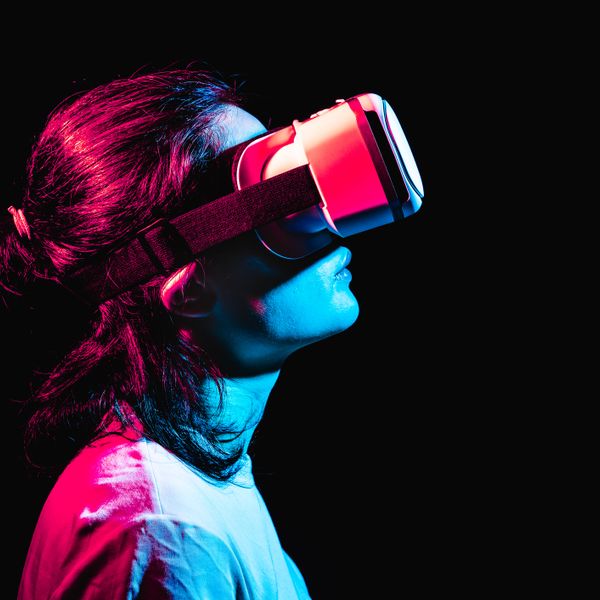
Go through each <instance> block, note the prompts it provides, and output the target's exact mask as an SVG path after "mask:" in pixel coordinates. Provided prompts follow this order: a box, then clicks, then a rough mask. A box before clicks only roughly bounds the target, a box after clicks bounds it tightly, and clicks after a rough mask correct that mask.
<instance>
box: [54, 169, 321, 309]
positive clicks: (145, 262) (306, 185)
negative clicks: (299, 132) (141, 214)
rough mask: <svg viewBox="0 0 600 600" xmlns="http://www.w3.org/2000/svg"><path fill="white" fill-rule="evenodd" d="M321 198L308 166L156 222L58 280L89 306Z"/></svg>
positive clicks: (170, 270) (319, 200)
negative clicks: (62, 279)
mask: <svg viewBox="0 0 600 600" xmlns="http://www.w3.org/2000/svg"><path fill="white" fill-rule="evenodd" d="M319 202H321V196H320V195H319V191H318V189H317V187H316V185H315V182H314V180H313V177H312V175H311V172H310V168H309V166H308V165H303V166H301V167H297V168H295V169H292V170H290V171H286V172H285V173H282V174H281V175H277V176H275V177H272V178H270V179H267V180H265V181H262V182H260V183H257V184H255V185H252V186H249V187H247V188H244V189H242V190H239V191H236V192H233V193H231V194H228V195H227V196H223V197H221V198H218V199H216V200H213V201H211V202H209V203H207V204H203V205H201V206H198V207H196V208H194V209H192V210H190V211H188V212H185V213H183V214H181V215H178V216H176V217H172V218H168V219H167V218H163V219H159V220H157V221H155V222H154V223H152V224H151V225H149V226H148V227H145V228H144V229H142V230H141V231H139V232H138V233H137V234H136V236H135V237H134V238H132V239H131V240H129V241H127V242H126V243H125V244H123V245H121V246H120V247H118V248H117V249H115V250H113V251H111V252H110V254H108V255H104V256H103V257H102V258H98V259H96V260H93V262H91V263H89V264H86V265H84V266H83V267H81V268H80V269H79V270H77V271H76V272H74V273H73V274H72V275H71V276H69V277H68V278H66V279H65V280H64V281H63V282H62V283H63V285H64V286H65V287H67V288H68V289H70V290H71V291H72V292H73V293H75V294H76V295H78V296H79V297H80V298H82V299H83V300H84V301H85V302H87V303H88V304H91V305H96V306H97V305H99V304H101V303H102V302H104V301H105V300H108V299H110V298H114V297H115V296H117V295H118V294H120V293H122V292H124V291H126V290H128V289H130V288H132V287H134V286H136V285H140V284H141V283H144V282H145V281H148V280H149V279H151V278H152V277H154V276H155V275H158V274H161V273H162V274H169V273H172V272H173V271H175V270H176V269H178V268H179V267H181V266H183V265H185V264H186V263H188V262H190V261H191V260H193V258H194V257H195V256H198V255H199V254H201V253H202V252H204V251H205V250H207V249H208V248H211V247H212V246H215V245H216V244H219V243H221V242H225V241H227V240H230V239H232V238H234V237H237V236H238V235H241V234H243V233H246V232H247V231H251V230H252V229H256V228H257V227H261V226H262V225H266V224H267V223H271V222H273V221H276V220H278V219H281V218H283V217H285V216H287V215H290V214H293V213H295V212H298V211H301V210H304V209H306V208H309V207H310V206H313V205H315V204H318V203H319Z"/></svg>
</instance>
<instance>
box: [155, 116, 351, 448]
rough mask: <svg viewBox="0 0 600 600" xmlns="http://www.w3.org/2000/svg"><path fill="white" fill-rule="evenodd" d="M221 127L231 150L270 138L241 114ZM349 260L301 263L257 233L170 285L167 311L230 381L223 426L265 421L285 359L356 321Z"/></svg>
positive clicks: (335, 249)
mask: <svg viewBox="0 0 600 600" xmlns="http://www.w3.org/2000/svg"><path fill="white" fill-rule="evenodd" d="M221 128H222V135H223V139H225V147H230V146H234V145H236V144H238V143H241V142H243V141H245V140H248V139H251V138H253V137H255V136H256V135H258V134H260V133H263V132H264V131H266V130H265V129H264V127H263V125H262V124H261V123H260V122H259V121H258V120H257V119H256V118H255V117H253V116H252V115H250V114H249V113H247V112H245V111H243V110H241V109H239V108H236V107H231V108H230V109H229V110H228V111H227V113H226V115H225V117H224V118H223V119H222V121H221ZM349 261H350V252H349V250H348V249H347V248H344V247H342V246H335V245H332V246H330V247H327V248H324V249H323V250H321V251H319V252H317V253H315V254H313V255H310V256H308V257H306V258H303V259H300V260H287V259H283V258H280V257H278V256H275V255H274V254H273V253H271V252H270V251H268V250H267V249H266V248H265V247H264V246H263V245H262V244H261V243H260V241H259V240H258V238H257V236H256V235H255V234H254V232H250V233H248V234H245V235H243V236H240V237H239V238H236V239H235V240H232V241H230V242H227V243H225V244H222V245H221V246H219V247H216V248H214V249H213V250H212V251H210V252H209V253H207V256H206V257H205V261H204V262H203V263H202V262H193V263H190V264H189V265H187V266H186V267H184V268H182V269H180V270H179V271H177V272H176V273H175V274H174V275H172V276H171V277H170V278H169V279H168V281H167V282H166V284H165V285H164V286H163V290H162V299H163V303H164V305H165V307H166V308H167V309H168V310H170V311H171V312H172V313H173V316H174V322H175V323H176V325H177V326H178V327H179V328H180V330H181V332H182V334H184V335H186V336H189V337H190V338H192V339H194V340H196V341H197V342H198V343H199V345H200V346H201V347H203V348H204V349H205V350H206V351H207V352H208V354H209V355H210V356H211V357H212V358H213V359H214V360H215V361H216V362H217V364H218V366H219V368H220V369H221V370H222V372H223V373H224V375H225V382H224V387H225V395H226V397H227V398H228V402H226V411H225V413H226V416H223V415H222V420H227V421H228V422H229V423H231V422H238V421H239V422H240V423H248V422H249V421H250V420H253V418H254V417H255V416H256V417H258V418H259V417H260V415H261V414H262V411H263V410H264V404H265V403H266V401H267V398H268V395H269V393H270V391H271V389H272V387H273V385H274V384H275V381H276V380H277V377H278V375H279V370H280V369H281V366H282V365H283V363H284V362H285V360H286V358H287V357H289V355H290V354H292V353H293V352H294V351H296V350H298V349H299V348H302V347H304V346H307V345H308V344H311V343H314V342H317V341H319V340H322V339H324V338H326V337H329V336H331V335H334V334H336V333H339V332H342V331H344V330H345V329H347V328H348V327H350V326H351V325H352V324H353V323H354V322H355V321H356V319H357V317H358V312H359V308H358V302H357V300H356V298H355V296H354V294H353V293H352V292H351V290H350V287H349V284H350V280H351V275H350V272H349V271H348V270H347V269H346V268H345V267H346V266H347V264H348V262H349ZM207 386H209V387H210V386H211V383H210V382H207ZM205 391H206V393H208V394H209V395H210V394H212V393H214V390H212V389H206V390H205ZM252 431H253V428H252V429H251V431H249V432H248V433H249V436H248V440H247V441H248V442H249V437H250V436H251V432H252Z"/></svg>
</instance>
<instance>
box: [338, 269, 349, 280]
mask: <svg viewBox="0 0 600 600" xmlns="http://www.w3.org/2000/svg"><path fill="white" fill-rule="evenodd" d="M335 279H337V280H338V281H347V282H350V280H351V279H352V273H350V271H348V269H342V270H341V271H338V272H337V273H336V274H335Z"/></svg>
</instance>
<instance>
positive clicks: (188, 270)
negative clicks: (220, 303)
mask: <svg viewBox="0 0 600 600" xmlns="http://www.w3.org/2000/svg"><path fill="white" fill-rule="evenodd" d="M160 294H161V299H162V302H163V304H164V306H165V308H166V309H167V310H169V311H170V312H172V313H173V314H175V315H178V316H180V317H188V318H200V317H206V316H208V315H209V314H210V313H211V312H212V309H213V308H214V306H215V302H216V294H215V292H214V290H212V289H211V286H210V285H209V284H207V279H206V274H205V272H204V268H203V266H202V264H201V263H200V262H198V261H193V262H191V263H189V264H187V265H186V266H185V267H182V268H181V269H179V270H178V271H176V272H175V273H174V274H173V275H171V276H170V277H169V278H168V279H167V280H166V281H165V282H164V283H163V285H162V288H161V292H160Z"/></svg>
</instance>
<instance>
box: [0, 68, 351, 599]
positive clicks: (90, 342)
mask: <svg viewBox="0 0 600 600" xmlns="http://www.w3.org/2000/svg"><path fill="white" fill-rule="evenodd" d="M264 131H265V129H264V127H263V125H262V124H261V123H260V122H259V121H258V120H257V119H256V118H255V117H253V116H252V115H251V114H249V113H248V112H246V111H244V110H243V109H242V108H240V107H239V106H238V100H237V98H236V97H235V95H234V94H233V93H232V90H231V89H230V88H229V87H228V86H227V85H226V84H224V83H223V82H221V81H218V80H217V79H215V78H214V77H212V76H210V75H208V74H206V73H202V72H190V71H169V72H161V73H156V74H150V75H141V76H137V77H133V78H130V79H125V80H118V81H114V82H112V83H109V84H107V85H103V86H100V87H98V88H96V89H93V90H92V91H90V92H88V93H86V94H84V95H82V96H80V97H78V98H76V99H74V100H70V101H69V102H67V103H64V104H63V105H61V106H59V107H58V108H57V109H56V110H55V111H54V113H53V114H52V115H51V116H50V118H49V120H48V122H47V124H46V126H45V129H44V130H43V132H42V134H41V135H40V137H39V139H38V141H37V143H36V145H35V147H34V150H33V153H32V156H31V159H30V162H29V166H28V179H27V188H26V193H25V197H24V200H23V205H22V207H21V208H14V207H11V208H10V213H11V214H10V215H7V216H8V217H9V218H8V219H7V220H6V223H5V224H4V227H5V228H6V231H5V232H4V235H3V238H2V239H3V245H2V248H1V250H0V268H1V273H2V278H1V282H2V287H3V288H4V289H5V291H7V292H8V293H20V292H21V291H22V290H23V289H24V288H25V287H26V286H27V285H30V284H31V283H35V282H36V281H47V280H55V281H61V280H63V279H64V278H65V277H66V275H67V274H68V273H71V272H73V270H75V269H76V268H77V267H78V266H79V265H80V264H81V263H83V261H84V260H85V259H87V258H89V257H90V256H92V255H94V254H97V253H100V252H102V251H103V250H105V249H110V248H113V247H114V246H115V245H117V244H118V243H119V242H121V241H122V240H124V239H127V237H128V236H131V235H133V234H134V233H135V232H136V231H138V230H140V229H142V228H143V227H145V226H147V225H148V224H149V223H151V222H153V221H155V220H156V218H158V217H160V216H164V215H170V214H174V213H176V212H177V210H178V209H180V208H181V207H183V206H184V205H185V202H186V199H188V198H190V197H191V196H192V195H193V194H196V193H197V191H198V189H199V188H201V186H202V185H203V182H202V175H203V173H204V171H205V170H206V167H207V165H209V164H210V162H211V160H212V159H214V158H215V157H216V156H217V155H218V154H219V153H221V152H223V151H224V150H226V149H227V148H229V147H231V146H234V145H236V144H238V143H240V142H243V141H245V140H248V139H250V138H253V137H255V136H257V135H259V134H261V133H263V132H264ZM349 260H350V253H349V251H348V250H347V249H346V248H343V247H339V246H335V245H331V246H329V247H327V248H325V249H324V250H322V251H320V252H318V253H316V254H313V255H311V256H310V257H308V258H306V259H301V260H296V261H287V260H284V259H281V258H278V257H277V256H275V255H273V254H271V253H270V252H268V251H267V250H266V249H265V248H264V247H263V246H262V245H261V244H260V242H258V240H257V237H256V236H255V235H254V234H253V233H250V234H245V235H242V236H240V237H238V238H236V239H234V240H232V241H230V242H226V243H224V244H221V245H219V246H216V247H215V248H213V249H211V250H210V251H208V252H206V254H205V255H203V256H202V257H200V258H197V259H196V260H194V261H192V262H190V263H189V264H187V265H185V266H184V267H182V268H180V269H178V270H177V271H176V272H174V273H170V274H168V275H160V276H156V277H154V278H153V279H152V280H150V281H148V282H147V283H144V284H142V285H140V286H138V287H136V288H134V289H131V290H129V291H126V292H124V293H122V294H120V295H119V296H117V297H115V298H112V299H110V300H107V301H105V302H104V303H102V304H101V305H100V306H99V308H98V310H97V311H95V312H93V315H92V318H91V320H90V322H89V324H88V327H87V328H86V331H85V334H82V335H81V337H80V339H79V340H78V341H77V343H75V344H74V345H73V347H72V348H71V349H70V351H69V352H68V353H67V354H66V356H64V358H62V360H61V361H60V362H59V363H58V364H57V365H55V366H54V367H53V368H52V369H51V370H50V371H49V372H48V373H47V375H46V376H45V377H44V379H43V381H42V382H41V385H40V386H39V387H37V389H36V391H35V393H34V394H33V398H32V401H31V406H32V416H31V418H30V420H29V422H28V426H27V432H26V443H27V448H28V455H29V456H30V458H31V459H32V461H33V462H36V463H38V464H39V463H40V462H41V458H40V456H44V457H47V456H49V449H52V448H53V447H58V448H60V449H63V450H64V449H66V451H67V454H66V455H65V460H63V462H62V463H60V465H61V468H62V467H63V466H64V465H65V464H66V466H64V469H63V470H62V473H61V475H60V477H59V478H58V480H57V482H56V484H55V486H54V488H53V489H52V491H51V493H50V495H49V497H48V499H47V501H46V504H45V505H44V508H43V510H42V513H41V515H40V517H39V520H38V524H37V527H36V530H35V533H34V536H33V540H32V542H31V545H30V548H29V552H28V556H27V560H26V564H25V567H24V571H23V575H22V580H21V586H20V590H19V598H21V599H23V600H25V599H30V598H31V599H33V598H35V599H36V600H42V599H44V598H50V597H52V598H78V599H88V598H102V599H105V598H111V599H118V598H152V599H155V598H184V599H188V598H202V599H212V598H215V599H219V600H221V599H225V598H257V599H258V598H260V599H270V598H278V599H288V598H290V599H292V598H308V597H309V595H308V591H307V588H306V585H305V583H304V581H303V578H302V576H301V574H300V572H299V571H298V569H297V567H296V566H295V564H294V563H293V561H292V560H291V559H290V557H289V556H288V555H287V554H286V553H285V552H284V551H283V550H282V548H281V545H280V543H279V541H278V538H277V534H276V532H275V530H274V527H273V523H272V521H271V519H270V517H269V514H268V512H267V509H266V507H265V505H264V503H263V501H262V499H261V496H260V494H259V492H258V490H257V489H256V487H255V485H254V482H253V478H252V471H251V462H250V459H249V457H248V455H247V449H248V444H249V442H250V439H251V437H252V434H253V432H254V430H255V428H256V426H257V424H258V422H259V421H260V418H261V415H262V413H263V411H264V409H265V404H266V402H267V399H268V397H269V394H270V392H271V390H272V388H273V386H274V384H275V382H276V380H277V378H278V376H279V373H280V370H281V367H282V365H283V363H284V362H285V360H286V358H287V357H288V356H290V354H292V353H293V352H294V351H295V350H297V349H299V348H301V347H303V346H306V345H308V344H310V343H312V342H316V341H318V340H321V339H323V338H325V337H327V336H330V335H333V334H335V333H338V332H341V331H343V330H345V329H346V328H348V327H349V326H350V325H352V323H353V322H354V321H355V320H356V318H357V315H358V306H357V302H356V299H355V297H354V296H353V294H352V292H351V291H350V289H349V286H348V283H349V280H350V278H349V277H348V272H347V271H344V274H343V275H340V274H341V273H342V271H343V270H344V269H345V267H346V266H347V264H348V262H349Z"/></svg>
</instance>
